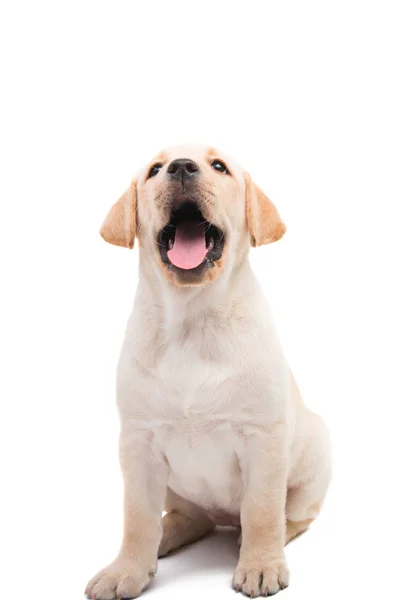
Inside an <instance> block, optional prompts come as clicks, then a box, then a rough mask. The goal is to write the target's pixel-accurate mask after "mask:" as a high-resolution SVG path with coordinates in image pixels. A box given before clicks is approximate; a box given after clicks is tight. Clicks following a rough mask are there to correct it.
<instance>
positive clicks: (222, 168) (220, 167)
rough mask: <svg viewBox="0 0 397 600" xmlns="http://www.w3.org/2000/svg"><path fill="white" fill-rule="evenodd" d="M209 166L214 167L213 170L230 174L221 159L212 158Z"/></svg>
mask: <svg viewBox="0 0 397 600" xmlns="http://www.w3.org/2000/svg"><path fill="white" fill-rule="evenodd" d="M211 167H212V168H213V169H215V171H219V173H225V174H226V175H230V173H229V171H228V170H227V166H226V165H225V163H223V162H222V161H221V160H213V161H212V163H211Z"/></svg>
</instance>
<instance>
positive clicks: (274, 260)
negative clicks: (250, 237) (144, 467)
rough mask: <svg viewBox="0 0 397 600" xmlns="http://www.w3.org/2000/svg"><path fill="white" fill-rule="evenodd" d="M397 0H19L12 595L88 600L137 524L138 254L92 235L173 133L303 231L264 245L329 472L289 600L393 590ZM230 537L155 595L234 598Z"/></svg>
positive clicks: (13, 21) (12, 163)
mask: <svg viewBox="0 0 397 600" xmlns="http://www.w3.org/2000/svg"><path fill="white" fill-rule="evenodd" d="M393 4H394V3H393V2H375V1H374V2H365V1H360V2H349V1H347V2H346V1H344V2H335V1H333V2H305V1H300V2H296V1H291V2H283V1H280V0H279V1H277V2H276V1H263V2H259V1H258V2H253V1H251V2H249V1H245V2H242V1H241V2H233V1H230V0H229V1H220V0H218V1H217V2H204V1H201V2H195V3H192V2H173V1H172V0H168V1H166V2H153V1H151V2H145V1H143V0H139V1H136V2H132V1H131V2H110V1H109V2H99V1H95V2H85V1H82V2H71V1H70V0H69V1H68V2H62V3H61V2H47V3H44V2H37V1H36V2H11V1H9V2H2V8H1V15H0V22H1V25H0V27H1V31H0V44H1V49H0V50H1V60H2V66H1V86H2V92H1V104H2V107H1V121H2V123H1V163H0V164H1V196H0V199H1V235H0V243H1V283H2V290H3V291H2V296H1V300H2V308H1V314H0V319H1V352H2V359H1V365H2V368H1V387H2V390H1V432H0V433H1V435H0V443H1V460H2V479H1V482H2V488H3V491H2V494H1V503H2V509H1V519H2V521H3V523H2V525H1V531H0V539H1V544H2V547H3V562H2V564H1V571H2V582H1V586H0V589H1V595H2V597H4V598H6V597H11V596H12V597H15V596H19V597H22V596H23V597H28V598H33V599H36V598H37V599H39V598H40V599H42V598H45V599H46V598H48V599H50V598H57V600H64V599H65V600H66V599H67V600H71V599H74V598H81V597H82V594H83V591H84V588H85V584H86V581H87V580H88V579H89V578H90V577H91V576H92V575H93V574H94V573H95V572H96V571H97V570H98V569H99V568H100V567H102V566H104V565H105V564H106V563H108V562H109V561H110V560H112V559H113V557H114V555H115V554H116V552H117V550H118V545H119V542H120V536H121V515H122V499H121V494H122V487H121V477H120V474H119V469H118V460H117V437H118V419H117V413H116V409H115V404H114V377H115V366H116V362H117V359H118V353H119V349H120V344H121V341H122V336H123V331H124V326H125V322H126V320H127V317H128V314H129V311H130V309H131V305H132V299H133V294H134V290H135V287H136V283H137V259H138V254H137V251H133V252H132V253H131V252H129V251H127V250H124V249H120V248H116V247H111V246H109V245H107V244H105V243H104V242H103V241H102V240H101V238H100V237H99V235H98V228H99V226H100V223H101V222H102V220H103V218H104V216H105V214H106V211H107V210H108V208H109V207H110V205H111V204H112V203H113V202H114V201H115V200H116V199H117V198H118V196H119V195H120V193H121V192H123V191H124V188H125V187H126V186H127V185H128V183H129V181H130V178H131V177H132V176H133V174H134V171H135V170H136V169H138V168H139V167H141V166H142V165H143V164H145V163H146V161H147V160H148V159H149V158H151V156H152V155H153V154H155V153H156V152H157V151H158V150H160V149H161V148H162V147H164V146H167V145H170V144H172V143H178V142H183V141H197V142H203V143H207V144H211V145H216V146H218V147H220V149H223V150H225V151H226V152H227V153H229V154H231V155H233V156H234V157H235V158H236V159H237V160H238V161H239V162H240V163H242V164H243V165H244V167H245V168H246V169H247V170H249V171H250V172H251V174H252V176H253V177H254V179H255V180H256V182H257V183H258V184H259V185H260V186H261V187H262V188H263V189H264V191H265V192H266V193H267V194H268V195H269V196H270V197H271V198H272V199H273V201H274V202H275V203H276V205H277V206H278V207H279V210H280V212H281V214H282V216H283V218H284V220H285V222H286V223H287V226H288V234H287V235H286V236H285V238H284V239H283V240H282V241H281V242H279V243H277V244H274V245H273V246H269V247H264V248H261V249H258V250H255V251H253V252H252V263H253V266H254V269H255V272H256V274H257V276H258V278H259V279H260V281H261V283H262V285H263V288H264V289H265V293H266V295H267V297H268V299H269V300H270V303H271V305H272V307H273V311H274V315H275V318H276V320H277V324H278V327H279V331H280V335H281V339H282V342H283V346H284V348H285V353H286V355H287V357H288V360H289V362H290V364H291V367H292V369H293V371H294V373H295V375H296V379H297V380H298V382H299V384H300V387H301V389H302V392H303V394H304V397H305V399H306V402H307V404H308V406H309V407H311V408H312V409H313V410H315V411H318V412H319V413H321V414H322V415H323V417H324V418H325V420H326V422H327V424H328V425H329V428H330V430H331V435H332V441H333V456H334V470H335V474H334V479H333V483H332V487H331V490H330V493H329V496H328V499H327V502H326V505H325V507H324V511H323V513H322V514H321V516H320V518H319V519H318V521H317V522H316V523H315V524H314V525H313V526H312V528H311V530H310V532H309V533H307V534H305V535H304V536H303V537H301V538H300V539H298V540H297V541H295V542H294V543H293V544H291V545H290V546H289V547H288V548H287V557H288V560H289V566H290V569H291V574H292V577H291V587H290V588H289V589H288V590H287V591H285V592H283V593H282V598H285V599H286V600H287V599H288V598H290V599H301V598H305V600H311V599H316V600H317V599H318V598H321V599H322V600H327V599H328V598H334V597H340V598H350V597H352V598H372V597H373V596H375V595H376V597H377V598H391V597H393V596H394V594H395V589H394V587H395V586H394V573H395V536H396V522H395V519H396V513H395V506H396V495H395V492H394V491H393V489H394V487H395V479H396V468H395V459H396V435H395V415H396V400H397V394H396V383H395V374H394V373H395V370H396V335H397V327H396V318H395V307H396V301H397V298H396V289H395V288H396V264H395V261H396V257H397V248H396V210H395V207H396V201H397V194H396V191H397V173H396V165H397V156H396V146H397V137H396V134H397V131H396V107H397V94H396V60H395V57H396V56H397V45H396V26H397V22H396V18H395V15H394V14H393ZM234 541H235V533H234V532H230V531H226V532H225V531H224V532H222V533H219V534H217V535H214V536H213V537H211V538H209V539H208V540H206V541H202V542H199V543H197V544H196V545H194V546H192V547H190V548H189V549H186V550H184V551H183V552H180V553H179V554H176V555H174V556H173V557H171V558H168V559H165V560H164V561H161V563H160V565H159V571H158V575H157V577H156V579H155V582H154V584H153V586H152V588H151V589H150V591H148V592H146V595H147V596H148V597H149V596H152V597H153V598H156V597H157V598H171V597H172V598H173V599H177V598H186V597H187V596H188V597H189V598H191V599H194V598H200V597H204V596H208V595H210V596H215V595H216V597H219V598H232V597H234V596H232V594H233V592H232V591H231V588H230V581H231V577H232V572H233V569H234V566H235V563H236V561H237V550H236V547H235V544H234Z"/></svg>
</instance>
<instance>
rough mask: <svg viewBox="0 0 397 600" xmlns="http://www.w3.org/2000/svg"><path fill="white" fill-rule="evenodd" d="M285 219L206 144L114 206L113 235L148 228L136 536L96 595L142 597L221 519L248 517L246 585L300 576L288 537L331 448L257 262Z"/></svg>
mask: <svg viewBox="0 0 397 600" xmlns="http://www.w3.org/2000/svg"><path fill="white" fill-rule="evenodd" d="M285 231H286V228H285V225H284V223H283V221H282V220H281V218H280V215H279V213H278V211H277V209H276V207H275V205H274V204H273V203H272V202H271V201H270V199H269V198H268V197H267V196H266V195H265V194H264V193H263V192H262V191H261V189H260V188H259V187H258V186H257V185H256V184H255V183H254V182H253V181H252V179H251V177H250V175H249V174H248V173H247V172H246V171H244V170H243V169H242V168H241V167H240V166H239V165H238V164H236V163H235V162H234V161H233V160H232V159H231V158H229V157H227V156H225V155H223V154H221V153H220V152H218V151H217V150H216V149H214V148H207V147H202V146H193V145H182V146H177V147H173V148H170V149H167V150H165V151H163V152H161V153H160V154H158V155H157V156H156V157H155V158H154V159H153V160H152V161H151V162H150V164H149V165H148V166H147V167H145V168H144V169H143V170H141V171H140V172H139V173H138V175H137V177H136V178H134V179H133V181H132V183H131V185H130V186H129V188H128V189H127V191H126V192H125V193H124V194H123V195H122V196H121V198H120V199H119V200H118V201H117V202H116V203H115V204H114V205H113V207H112V208H111V209H110V212H109V213H108V215H107V217H106V219H105V221H104V223H103V226H102V228H101V235H102V237H103V238H104V239H105V240H106V241H107V242H109V243H111V244H116V245H118V246H122V247H126V248H132V247H133V246H134V240H135V238H137V239H138V240H139V245H140V253H139V257H140V258H139V261H140V262H139V273H140V276H139V284H138V289H137V292H136V297H135V303H134V308H133V312H132V315H131V317H130V319H129V321H128V325H127V330H126V335H125V339H124V343H123V347H122V351H121V357H120V360H119V364H118V372H117V405H118V410H119V414H120V421H121V430H120V446H119V449H120V464H121V469H122V473H123V478H124V535H123V540H122V544H121V549H120V552H119V554H118V556H117V557H116V559H115V560H114V562H113V563H111V564H110V565H109V566H107V567H106V568H104V569H103V570H102V571H100V572H99V573H98V574H97V575H96V576H95V577H94V578H93V579H91V581H90V582H89V583H88V586H87V589H86V595H87V596H88V597H89V598H91V599H95V600H110V599H112V598H116V597H117V598H135V597H136V596H138V595H139V594H140V593H141V592H142V590H144V589H145V588H146V586H147V585H148V584H149V582H150V580H151V578H152V577H153V575H154V574H155V572H156V569H157V558H158V557H161V556H165V555H166V554H168V553H169V552H172V551H173V550H175V549H177V548H179V547H181V546H183V545H186V544H190V543H192V542H194V541H196V540H198V539H199V538H201V537H203V536H205V535H206V534H208V533H209V532H210V531H212V530H213V529H214V527H215V526H216V525H232V526H236V527H241V535H240V538H239V543H240V556H239V561H238V564H237V567H236V570H235V573H234V577H233V582H232V585H233V587H234V589H235V590H236V591H241V592H243V593H244V594H247V595H249V596H251V597H256V596H260V595H263V596H267V595H273V594H275V593H276V592H278V591H279V590H281V589H283V588H285V587H287V586H288V584H289V572H288V568H287V565H286V560H285V554H284V546H285V544H286V543H288V542H289V541H290V540H291V539H292V538H293V537H295V536H297V535H298V534H300V533H301V532H303V531H305V530H306V529H307V528H308V527H309V525H310V523H311V522H312V521H313V520H314V519H315V518H316V517H317V516H318V514H319V511H320V509H321V506H322V504H323V501H324V498H325V495H326V492H327V488H328V485H329V481H330V477H331V459H330V443H329V436H328V432H327V429H326V427H325V425H324V423H323V421H322V420H321V419H320V417H319V416H317V415H315V414H313V413H312V412H311V411H309V410H308V409H307V408H306V407H305V406H304V404H303V401H302V399H301V396H300V393H299V391H298V388H297V385H296V383H295V380H294V378H293V376H292V374H291V371H290V369H289V367H288V365H287V363H286V360H285V358H284V356H283V353H282V350H281V347H280V343H279V340H278V336H277V333H276V331H275V327H274V325H273V322H272V319H271V316H270V312H269V309H268V306H267V304H266V301H265V298H264V296H263V293H262V291H261V289H260V286H259V284H258V283H257V281H256V279H255V277H254V275H253V273H252V271H251V268H250V266H249V262H248V253H249V249H250V246H253V247H255V246H260V245H262V244H268V243H271V242H275V241H277V240H279V239H280V238H281V237H282V236H283V235H284V233H285ZM164 511H166V514H165V516H164V517H162V514H163V512H164Z"/></svg>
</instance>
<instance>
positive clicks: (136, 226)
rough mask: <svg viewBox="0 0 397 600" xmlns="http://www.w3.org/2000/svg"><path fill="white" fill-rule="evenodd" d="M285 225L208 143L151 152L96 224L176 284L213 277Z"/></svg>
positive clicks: (272, 239) (104, 234) (245, 178)
mask: <svg viewBox="0 0 397 600" xmlns="http://www.w3.org/2000/svg"><path fill="white" fill-rule="evenodd" d="M284 232H285V225H284V223H283V222H282V221H281V219H280V216H279V214H278V211H277V209H276V207H275V206H274V204H273V203H272V202H271V201H270V200H269V198H267V196H265V194H264V193H263V192H262V191H261V190H260V189H259V188H258V187H257V186H256V185H255V184H254V183H253V182H252V181H251V178H250V176H249V175H248V173H246V172H244V171H243V169H241V167H239V166H238V165H237V164H236V163H235V162H234V161H233V160H231V159H230V158H228V157H226V156H224V155H222V154H221V153H220V152H218V151H217V150H215V149H213V148H206V147H201V146H191V145H185V146H177V147H173V148H170V149H168V150H165V151H163V152H161V153H160V154H158V155H157V156H156V157H155V158H154V159H153V160H152V161H151V162H150V163H149V165H148V166H147V167H146V168H144V169H143V170H142V171H141V172H140V173H139V174H138V176H137V177H136V178H135V179H134V180H133V181H132V183H131V185H130V187H129V188H128V190H127V191H126V192H125V193H124V194H123V195H122V196H121V198H120V199H119V200H118V201H117V202H116V204H114V206H113V207H112V208H111V210H110V212H109V214H108V215H107V217H106V219H105V222H104V224H103V226H102V228H101V235H102V237H103V238H104V239H105V240H106V241H107V242H109V243H111V244H116V245H118V246H125V247H128V248H132V247H133V245H134V239H135V237H136V236H137V237H138V239H139V243H140V246H141V252H144V253H145V255H147V256H148V257H151V259H152V263H153V266H154V268H157V269H159V270H160V272H162V273H163V275H164V276H165V277H166V278H167V279H168V280H169V281H171V282H172V283H174V284H175V285H179V286H191V285H202V284H205V283H207V282H209V281H214V280H215V279H217V278H218V277H219V276H220V274H221V273H222V272H223V271H224V270H225V268H226V265H229V266H233V264H235V263H236V261H238V260H239V258H240V257H242V256H244V255H245V254H246V252H247V250H248V247H249V242H251V245H252V246H259V245H261V244H268V243H270V242H275V241H276V240H278V239H280V238H281V237H282V236H283V234H284Z"/></svg>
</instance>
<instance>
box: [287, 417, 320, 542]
mask: <svg viewBox="0 0 397 600" xmlns="http://www.w3.org/2000/svg"><path fill="white" fill-rule="evenodd" d="M310 425H311V430H312V431H311V436H310V443H308V444H307V446H306V448H305V449H304V451H303V453H302V457H301V460H300V461H299V466H298V469H296V471H297V472H296V473H295V474H293V476H292V478H291V481H290V482H289V484H288V492H287V502H286V519H287V522H286V538H285V543H286V544H288V542H289V541H290V540H292V539H293V538H294V537H296V536H298V535H299V534H300V533H302V532H303V531H305V530H306V529H308V527H309V525H310V524H311V523H312V522H313V521H314V519H316V518H317V517H318V515H319V513H320V510H321V507H322V504H323V502H324V498H325V495H326V492H327V489H328V486H329V482H330V479H331V457H330V444H329V438H328V431H327V429H326V427H325V425H324V423H323V422H322V420H321V419H320V417H318V416H317V415H313V414H312V413H310Z"/></svg>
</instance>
